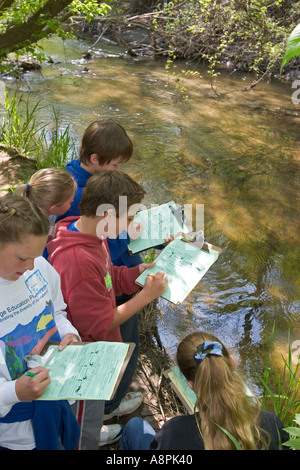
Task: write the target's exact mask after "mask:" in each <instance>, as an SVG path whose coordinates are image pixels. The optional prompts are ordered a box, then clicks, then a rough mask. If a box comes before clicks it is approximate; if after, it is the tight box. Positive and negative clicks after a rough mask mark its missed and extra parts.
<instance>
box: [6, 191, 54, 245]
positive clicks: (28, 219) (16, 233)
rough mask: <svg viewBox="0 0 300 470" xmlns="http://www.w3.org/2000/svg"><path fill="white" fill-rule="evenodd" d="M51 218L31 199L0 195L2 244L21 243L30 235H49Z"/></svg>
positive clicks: (13, 195)
mask: <svg viewBox="0 0 300 470" xmlns="http://www.w3.org/2000/svg"><path fill="white" fill-rule="evenodd" d="M48 232H49V218H48V217H47V216H46V215H45V214H44V213H43V212H42V210H41V209H40V208H39V207H38V206H37V205H36V204H34V203H32V202H31V201H30V200H29V199H27V198H24V197H21V196H17V195H15V194H8V195H6V196H3V197H0V244H1V245H5V244H8V243H20V242H22V241H23V240H24V238H25V237H26V236H28V235H37V236H40V235H48Z"/></svg>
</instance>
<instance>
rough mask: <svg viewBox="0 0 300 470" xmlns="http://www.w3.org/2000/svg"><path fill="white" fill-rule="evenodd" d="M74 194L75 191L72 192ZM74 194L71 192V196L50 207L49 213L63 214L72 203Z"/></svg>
mask: <svg viewBox="0 0 300 470" xmlns="http://www.w3.org/2000/svg"><path fill="white" fill-rule="evenodd" d="M74 194H75V192H74ZM74 194H73V196H72V197H69V199H67V200H66V201H65V202H63V203H62V204H57V205H56V206H52V207H50V209H49V215H50V214H54V215H63V214H65V213H66V212H67V211H68V210H69V209H70V207H71V204H72V202H73V199H74Z"/></svg>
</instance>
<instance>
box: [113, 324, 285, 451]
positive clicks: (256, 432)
mask: <svg viewBox="0 0 300 470" xmlns="http://www.w3.org/2000/svg"><path fill="white" fill-rule="evenodd" d="M176 359H177V364H178V366H179V369H180V370H181V372H182V374H183V375H184V376H185V378H186V380H187V383H188V385H189V387H190V388H191V389H192V390H193V391H194V392H195V395H196V401H195V408H194V414H192V415H186V416H177V417H175V418H172V419H170V420H169V421H167V422H166V423H165V424H164V425H163V427H162V428H161V429H160V430H159V431H158V432H157V433H156V434H155V433H154V431H153V430H152V428H151V426H150V425H149V424H148V423H147V422H145V421H143V420H139V418H133V420H131V421H132V422H130V421H129V423H127V424H126V426H125V429H124V431H123V433H122V438H121V449H124V450H128V449H135V450H142V449H149V448H150V449H152V450H177V451H178V450H236V448H237V447H236V444H235V442H234V440H235V441H237V442H238V445H239V446H240V447H241V448H242V449H243V450H279V449H280V448H281V444H282V443H283V442H285V441H287V440H288V434H287V433H286V432H285V431H283V425H282V423H281V421H280V420H279V418H278V417H277V416H276V415H274V414H273V413H271V412H268V411H265V410H262V409H261V406H260V403H259V401H258V400H257V399H256V398H255V397H254V395H252V394H251V393H250V391H249V390H248V389H247V387H246V386H245V383H244V381H243V380H242V379H241V377H240V376H239V374H238V373H237V371H236V362H235V359H234V357H233V356H231V355H230V354H229V352H228V351H227V349H226V348H225V346H224V345H223V344H222V342H221V341H220V340H219V339H218V338H216V337H215V336H214V335H211V334H209V333H205V332H196V333H192V334H190V335H188V336H186V337H185V338H184V339H183V340H182V341H181V343H180V344H179V346H178V349H177V357H176ZM228 433H229V434H228ZM283 448H284V447H283Z"/></svg>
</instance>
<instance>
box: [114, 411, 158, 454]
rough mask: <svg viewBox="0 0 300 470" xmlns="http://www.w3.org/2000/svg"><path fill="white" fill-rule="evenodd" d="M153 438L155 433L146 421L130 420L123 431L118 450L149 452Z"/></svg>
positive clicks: (139, 419) (140, 419)
mask: <svg viewBox="0 0 300 470" xmlns="http://www.w3.org/2000/svg"><path fill="white" fill-rule="evenodd" d="M154 436H155V431H154V429H153V428H152V426H151V425H150V424H149V423H148V422H147V421H145V420H144V419H142V418H132V419H131V420H130V421H128V423H126V425H125V427H124V429H123V432H122V436H121V440H120V450H149V449H150V444H151V441H152V439H153V437H154Z"/></svg>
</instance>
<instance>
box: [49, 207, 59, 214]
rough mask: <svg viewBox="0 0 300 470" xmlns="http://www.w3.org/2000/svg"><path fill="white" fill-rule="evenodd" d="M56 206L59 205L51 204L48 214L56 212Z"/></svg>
mask: <svg viewBox="0 0 300 470" xmlns="http://www.w3.org/2000/svg"><path fill="white" fill-rule="evenodd" d="M56 208H57V206H51V207H49V209H48V215H51V214H55V210H56Z"/></svg>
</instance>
